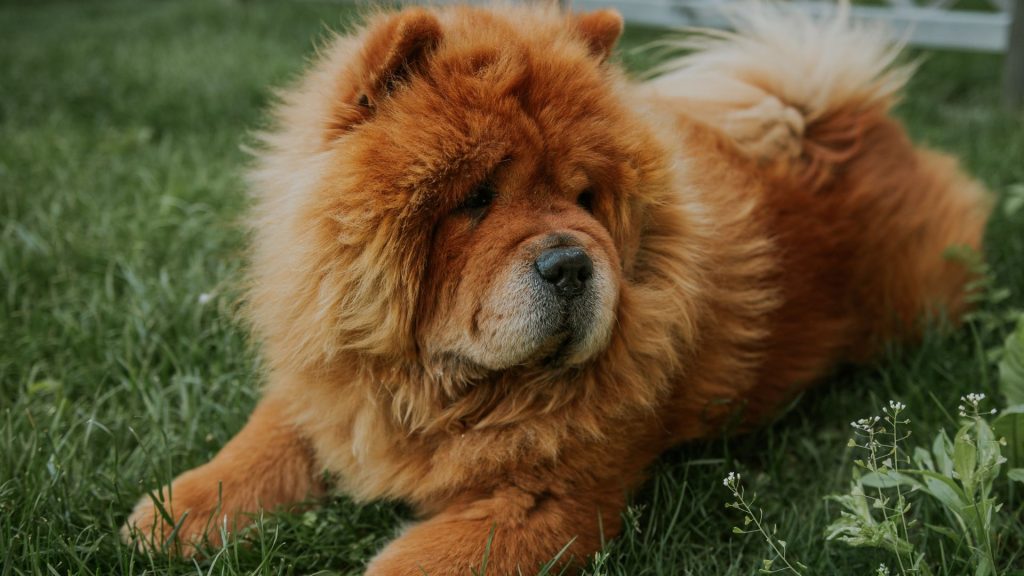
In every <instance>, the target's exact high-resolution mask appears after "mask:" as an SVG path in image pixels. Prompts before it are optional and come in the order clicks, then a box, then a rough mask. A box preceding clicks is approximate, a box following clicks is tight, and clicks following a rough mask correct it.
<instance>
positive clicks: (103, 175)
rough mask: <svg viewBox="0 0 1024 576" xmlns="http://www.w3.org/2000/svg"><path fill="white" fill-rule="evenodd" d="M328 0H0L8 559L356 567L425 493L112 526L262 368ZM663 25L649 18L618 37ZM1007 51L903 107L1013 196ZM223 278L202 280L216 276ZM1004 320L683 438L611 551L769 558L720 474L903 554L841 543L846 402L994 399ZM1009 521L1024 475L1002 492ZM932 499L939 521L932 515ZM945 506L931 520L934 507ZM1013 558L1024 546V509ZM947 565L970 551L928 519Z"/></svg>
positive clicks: (818, 567) (116, 568)
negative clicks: (756, 418)
mask: <svg viewBox="0 0 1024 576" xmlns="http://www.w3.org/2000/svg"><path fill="white" fill-rule="evenodd" d="M351 13H352V11H351V10H350V9H348V8H346V7H345V6H344V5H340V4H332V3H315V2H283V3H262V2H254V3H249V2H246V3H233V2H225V1H212V0H207V1H205V2H203V1H199V0H196V1H192V2H185V3H178V2H173V3H172V2H161V3H151V4H149V3H146V4H144V3H137V2H119V3H107V2H98V3H71V2H67V3H42V4H33V5H27V6H16V5H7V4H5V5H3V6H0V575H3V576H7V575H9V574H71V573H74V574H113V573H139V572H142V571H151V572H155V573H167V574H195V573H213V574H242V573H261V574H262V573H274V574H279V573H280V574H292V573H295V574H305V573H310V572H314V571H316V570H319V569H330V570H333V571H337V572H340V573H359V572H360V571H361V570H362V568H363V566H364V565H365V562H366V561H367V560H368V559H369V558H370V557H371V556H372V554H373V553H374V551H375V550H376V549H377V548H378V547H379V546H381V545H382V543H384V542H385V541H387V540H388V539H389V538H390V537H391V536H392V535H393V534H394V532H395V530H396V529H397V527H398V526H399V525H400V523H401V522H402V521H403V520H404V519H406V518H407V513H406V511H405V510H403V509H402V508H401V507H400V506H397V505H393V504H386V503H385V504H375V505H370V506H364V507H357V506H355V505H353V504H352V503H351V502H349V501H348V500H345V499H343V498H338V499H335V500H333V501H332V502H330V503H329V504H328V505H327V506H326V507H324V508H323V509H321V510H318V511H315V512H310V513H307V514H306V515H304V516H293V517H279V518H267V519H265V525H264V526H263V529H262V530H261V531H260V532H259V534H258V535H253V536H252V540H253V544H252V545H251V546H238V545H235V546H229V547H228V548H227V549H225V550H224V551H223V552H222V553H221V554H219V555H217V556H216V557H215V558H213V559H210V560H207V561H204V562H202V563H198V564H197V563H192V562H182V561H176V560H172V559H168V558H155V559H150V558H145V557H142V556H139V555H137V554H135V553H134V552H133V551H132V550H131V549H130V548H127V547H124V546H122V545H121V544H120V543H119V541H118V538H117V535H116V534H117V530H118V527H119V526H120V524H121V523H122V522H123V520H124V519H125V516H126V515H127V513H128V511H129V509H130V508H131V506H132V504H133V503H134V501H135V500H136V499H137V498H138V496H139V495H140V494H141V493H142V492H143V491H144V490H145V489H151V488H153V487H154V486H155V485H156V484H158V483H161V482H165V481H167V480H168V479H170V478H171V477H173V475H174V474H175V473H177V472H181V471H184V470H186V469H188V468H190V467H193V466H196V465H199V464H201V463H203V462H205V461H206V460H207V459H209V458H210V457H211V456H212V455H213V454H214V453H215V452H216V451H217V449H218V447H220V446H221V445H223V444H224V443H225V442H226V441H227V440H228V438H229V437H230V436H231V435H232V434H233V433H234V432H235V431H237V430H238V429H239V428H240V427H241V426H242V424H243V423H244V421H245V419H246V416H247V415H248V413H249V411H250V410H251V408H252V407H253V405H254V403H255V401H256V397H257V390H258V388H259V385H260V381H261V376H260V369H259V361H258V359H257V357H256V356H255V354H254V352H253V347H252V345H251V343H250V342H249V339H248V336H247V334H246V332H245V330H244V328H243V326H242V325H241V323H240V322H238V321H237V319H236V317H237V316H236V313H235V312H236V307H237V297H238V288H237V286H238V282H239V278H240V269H241V263H242V260H243V257H242V254H243V253H244V234H243V233H242V231H241V228H240V227H239V226H238V225H237V222H238V218H239V216H240V214H242V212H243V211H244V207H245V199H244V190H243V184H242V179H241V175H242V172H243V170H244V167H245V164H246V161H247V159H246V154H245V152H244V150H243V149H244V146H245V144H246V143H247V142H249V137H248V136H247V134H248V132H249V131H251V130H252V129H254V128H257V127H259V126H260V125H261V124H262V123H263V122H264V118H265V116H264V111H265V108H266V106H267V104H268V102H269V100H270V94H271V87H273V86H276V85H281V84H282V83H284V82H286V81H287V79H288V78H290V77H292V76H293V75H294V74H295V73H296V72H297V71H298V70H299V69H300V68H301V67H302V65H303V63H304V61H305V59H306V58H308V57H309V55H310V54H311V53H312V50H313V46H314V40H315V39H316V38H318V37H319V36H320V34H321V32H322V30H323V28H324V27H325V25H326V26H331V27H338V26H340V25H341V24H342V23H343V22H344V21H345V20H346V19H347V18H348V17H349V15H350V14H351ZM655 36H656V33H655V32H653V31H650V30H639V29H630V30H628V31H627V35H626V38H625V40H624V41H623V46H624V48H625V50H624V59H625V61H626V62H627V64H628V65H629V66H631V67H632V68H634V69H642V68H643V67H644V66H647V65H649V64H650V63H651V62H650V61H649V60H648V59H647V58H646V57H644V56H643V55H642V54H637V53H634V52H630V51H629V50H630V49H631V48H633V47H635V46H636V45H637V44H638V43H639V42H641V41H643V40H649V39H651V38H653V37H655ZM1000 67H1001V59H1000V58H998V57H994V56H987V55H965V54H939V53H936V54H930V55H929V56H928V59H927V61H926V62H925V64H924V65H923V67H922V69H921V71H920V73H919V74H918V76H917V78H916V79H915V80H914V82H913V84H912V85H911V87H910V91H909V95H908V97H907V99H906V101H905V103H904V104H903V105H902V106H901V108H900V110H899V113H900V115H901V116H902V117H903V118H905V119H906V120H907V122H908V124H909V126H910V130H911V132H912V133H913V134H914V136H915V137H916V138H917V139H918V140H919V141H922V142H925V143H927V144H929V145H932V146H935V147H938V148H941V149H945V150H948V151H951V152H953V153H955V154H957V155H958V156H960V157H961V158H962V159H963V162H964V164H965V165H966V166H967V167H968V168H969V169H970V170H971V171H972V172H973V173H975V174H977V175H978V177H980V178H981V179H982V180H983V181H984V182H985V183H986V184H988V185H989V186H990V187H991V189H992V190H993V191H995V192H996V193H1000V194H1001V193H1003V192H1004V191H1005V190H1006V189H1007V187H1008V186H1010V185H1012V184H1014V183H1019V182H1024V128H1022V125H1024V117H1022V116H1021V115H1020V114H1016V115H1015V114H1011V113H1007V112H1005V111H1000V110H999V108H998V101H999V98H998V85H999V71H1000ZM1022 232H1024V218H1022V216H1021V215H1018V216H1016V217H1015V218H1009V217H1006V216H1004V215H1002V213H1001V212H1000V211H997V213H996V216H995V218H994V220H993V222H992V224H991V226H990V228H989V231H988V237H987V238H988V239H987V245H988V255H989V259H990V261H991V263H992V265H993V267H994V270H995V273H996V280H997V282H998V283H999V284H1001V285H1003V286H1007V287H1010V288H1011V289H1012V292H1013V295H1012V297H1011V299H1010V302H1007V303H1004V304H1003V305H1002V306H1007V305H1016V306H1021V305H1022V304H1024V234H1022ZM203 294H207V295H210V299H209V301H207V302H206V303H200V296H201V295H203ZM1000 337H1001V336H1000V334H999V333H998V331H997V333H995V334H981V333H979V331H978V330H976V329H975V330H972V329H971V327H968V328H965V329H963V330H960V331H958V332H956V333H955V334H952V335H945V336H943V335H939V334H937V333H933V334H930V335H929V337H928V338H926V341H925V342H924V344H923V345H922V346H920V347H918V348H914V349H906V350H894V351H893V352H892V353H891V354H890V355H889V356H888V357H887V358H885V359H882V360H880V361H879V362H878V363H877V364H875V365H873V366H870V367H864V368H858V369H845V370H842V371H840V372H838V373H837V374H836V375H835V376H834V377H833V378H831V379H830V380H829V381H828V382H827V383H825V384H824V385H822V386H821V387H819V388H818V389H816V390H815V391H813V392H811V393H809V394H807V395H806V396H805V397H804V398H803V399H802V400H801V401H800V402H799V404H798V405H797V407H796V408H795V409H793V410H791V411H790V412H789V413H788V414H786V415H785V416H784V417H782V418H781V419H780V421H779V422H778V423H777V424H775V425H773V426H771V427H769V428H767V429H766V430H764V431H762V432H760V433H758V434H756V435H752V436H749V437H745V438H737V439H733V440H729V441H725V440H721V441H709V442H704V443H700V444H695V445H692V446H687V447H684V448H681V449H678V450H676V451H673V452H671V453H669V454H667V455H665V456H664V457H663V458H662V459H661V460H660V461H659V463H658V464H657V465H656V466H655V469H654V471H653V475H652V479H651V481H650V482H648V483H647V485H646V486H645V487H644V488H643V490H641V491H640V492H639V493H638V494H637V495H636V497H635V498H634V506H635V508H634V509H633V510H632V511H631V512H630V522H629V525H630V526H631V528H630V529H628V530H627V531H626V533H625V535H624V536H623V537H621V538H619V539H617V540H614V541H612V542H611V543H610V544H609V546H608V548H607V552H608V554H609V556H608V559H607V561H606V562H605V563H604V564H603V566H601V567H600V569H601V571H603V572H604V573H609V574H623V575H631V576H635V575H641V574H673V575H675V574H695V575H696V574H700V575H726V574H730V575H739V574H744V575H745V574H753V573H754V572H755V570H756V565H757V563H758V562H759V560H760V558H762V557H763V555H764V554H765V547H764V545H763V543H762V542H760V541H757V540H754V539H749V538H743V537H735V536H733V535H732V534H731V533H730V531H731V527H732V526H733V525H734V524H735V523H736V522H737V521H738V520H739V519H738V518H737V517H736V515H735V513H734V512H733V511H729V510H726V509H725V508H724V504H725V502H727V501H728V500H729V495H728V494H727V492H726V491H725V490H724V489H723V487H722V485H721V478H722V477H723V476H724V475H725V473H726V472H727V471H729V470H740V471H742V472H743V475H744V480H745V481H746V482H747V484H748V489H752V490H756V491H757V492H758V494H759V495H760V500H759V502H760V504H761V506H763V507H764V509H765V511H766V514H767V515H768V517H769V518H770V519H771V520H772V521H773V522H775V523H776V524H777V525H778V526H779V529H780V531H781V532H782V533H783V534H785V539H786V540H787V541H788V542H789V546H790V554H791V556H794V557H796V558H798V559H799V560H800V561H802V562H804V563H805V564H807V565H809V566H810V567H811V568H812V570H811V573H812V574H840V575H845V574H868V573H870V572H871V570H872V569H873V568H874V567H876V566H877V565H878V563H879V562H882V561H886V560H887V558H886V557H884V556H882V555H879V554H877V553H875V552H870V551H862V550H851V549H847V548H845V547H843V546H842V545H840V544H832V543H824V542H823V538H822V531H823V529H824V527H825V526H826V525H827V524H828V523H829V521H830V520H831V519H832V517H833V516H834V515H835V514H836V513H837V510H836V507H835V505H834V504H830V503H828V502H826V501H825V500H824V499H823V497H824V496H825V495H827V494H829V493H832V492H836V491H840V490H843V489H845V488H846V486H847V482H848V478H849V462H850V460H851V456H850V453H849V452H848V450H847V448H845V445H846V441H847V439H848V437H849V434H850V430H849V426H848V424H847V423H848V422H849V421H851V420H853V419H855V418H859V417H862V416H867V415H869V414H876V413H879V411H880V408H881V406H882V405H883V403H884V402H885V401H887V400H888V399H899V400H902V401H903V402H905V403H906V404H907V405H908V406H909V411H908V414H909V415H910V417H911V418H913V420H914V422H913V428H914V431H915V433H917V435H918V437H919V438H922V439H923V438H930V437H931V436H932V434H933V433H934V431H935V430H936V429H937V428H938V427H940V426H947V427H951V428H952V427H953V426H954V425H955V407H956V404H957V399H958V398H959V396H960V395H961V394H964V393H966V392H972V391H982V392H986V393H988V394H989V396H995V395H996V394H995V389H994V376H995V371H994V369H993V367H992V366H991V365H990V364H989V363H988V362H987V361H986V360H985V359H984V356H983V352H982V351H983V349H984V348H986V347H990V346H992V345H994V344H996V343H997V342H998V341H999V340H1000ZM1003 497H1004V499H1005V500H1006V507H1005V510H1004V512H1005V514H1004V518H1005V519H1012V518H1018V519H1019V518H1021V517H1022V515H1024V498H1022V497H1021V494H1020V493H1019V492H1018V493H1016V494H1013V493H1006V492H1004V493H1003ZM924 520H925V521H928V520H929V518H928V517H925V518H924ZM932 520H934V518H932ZM1000 538H1001V540H1000V546H1001V548H1000V551H999V557H1000V558H1001V559H1002V560H1003V561H1004V562H1005V563H1006V564H1008V565H1012V566H1013V567H1014V568H1015V569H1016V570H1021V569H1022V568H1024V528H1022V527H1021V525H1020V522H1019V521H1018V522H1014V521H1011V520H1005V521H1004V522H1003V523H1002V526H1001V529H1000ZM929 546H930V551H931V552H932V553H933V555H932V557H933V558H935V559H936V563H937V564H939V566H938V569H939V571H938V572H937V573H938V574H946V575H949V576H959V575H960V574H963V573H965V568H964V566H963V565H962V564H960V563H959V562H958V561H956V560H955V556H956V555H957V552H956V551H955V550H953V549H950V548H949V547H948V545H945V546H946V547H945V548H943V546H944V543H943V542H940V541H937V540H934V539H933V541H930V542H929Z"/></svg>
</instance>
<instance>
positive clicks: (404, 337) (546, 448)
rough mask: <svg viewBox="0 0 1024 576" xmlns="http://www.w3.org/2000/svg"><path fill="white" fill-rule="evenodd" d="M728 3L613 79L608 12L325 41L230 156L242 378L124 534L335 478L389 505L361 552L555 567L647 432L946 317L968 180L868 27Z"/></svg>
mask: <svg viewBox="0 0 1024 576" xmlns="http://www.w3.org/2000/svg"><path fill="white" fill-rule="evenodd" d="M736 25H737V31H736V32H733V33H724V32H723V33H707V34H705V35H703V36H701V37H700V38H698V39H694V37H693V36H690V37H688V38H689V39H688V40H683V41H681V44H682V45H683V47H684V48H687V49H689V50H690V51H689V52H688V53H686V54H685V55H684V56H682V57H681V58H679V59H676V60H674V61H672V62H670V63H669V64H667V65H666V66H665V67H664V68H663V69H662V70H661V74H660V75H659V76H656V77H655V78H654V79H652V80H648V81H643V82H638V81H634V80H630V79H629V78H627V76H626V75H625V73H624V72H623V70H622V69H621V67H620V66H618V65H616V64H615V63H614V62H613V61H611V60H610V55H611V54H612V50H613V47H614V45H615V43H616V40H617V39H618V37H619V35H620V33H621V32H622V28H623V21H622V17H621V16H620V15H619V14H618V13H616V12H614V11H611V10H601V11H595V12H589V13H571V12H565V11H562V10H560V9H558V8H557V7H553V6H537V5H531V6H507V5H506V6H496V7H470V6H448V7H438V8H418V7H413V8H407V9H404V10H401V11H397V12H392V13H379V14H376V15H374V16H372V17H370V18H369V19H368V21H367V22H366V24H365V25H364V26H363V27H361V28H360V29H358V30H357V31H355V32H354V33H352V34H349V35H345V36H339V37H336V38H333V39H332V40H331V41H330V42H329V44H328V45H327V46H325V47H324V48H323V49H322V50H321V51H320V52H319V54H318V56H317V59H316V61H315V63H313V64H312V66H311V67H310V69H309V70H308V71H307V72H306V73H305V75H304V76H303V77H302V78H301V80H300V81H299V82H298V83H297V85H295V86H294V87H293V88H291V89H289V90H287V91H285V92H283V94H282V98H281V102H280V104H279V105H278V106H277V108H276V115H275V124H274V126H275V127H274V128H273V129H271V130H270V131H268V132H267V133H266V134H264V135H263V143H264V145H263V147H262V148H261V151H259V152H258V153H257V158H256V161H255V165H254V167H253V170H252V173H251V190H252V192H253V195H254V198H255V200H254V204H255V207H254V213H253V215H252V218H251V225H252V230H253V246H252V252H251V274H250V277H251V289H250V292H249V295H248V299H247V300H248V304H249V305H248V312H249V317H250V319H251V322H252V326H253V330H254V332H255V334H256V335H257V337H258V338H259V340H260V341H261V342H262V346H263V354H264V357H265V359H266V365H267V367H268V380H269V381H268V384H267V386H266V389H265V391H264V393H263V398H262V400H261V401H260V403H259V405H258V406H257V407H256V409H255V411H254V412H253V414H252V416H251V418H250V420H249V422H248V424H246V426H245V427H244V428H243V429H242V430H241V432H239V433H238V435H237V436H235V438H234V439H232V440H231V441H230V442H229V443H228V444H227V445H226V446H225V447H224V448H223V449H222V450H221V451H220V453H219V454H217V456H216V457H215V458H214V459H213V460H212V461H210V462H209V463H208V464H205V465H203V466H200V467H199V468H196V469H194V470H191V471H189V472H186V473H184V474H182V475H181V476H180V477H178V478H177V479H176V480H174V482H173V484H172V485H171V486H170V487H165V488H163V489H160V490H157V491H156V492H155V494H154V495H153V497H152V498H151V497H145V498H143V499H142V501H141V502H140V503H139V504H138V506H137V507H136V508H135V510H134V512H132V514H131V516H130V517H129V519H128V521H127V524H126V528H125V534H126V536H127V537H131V538H134V539H135V540H136V542H137V544H138V545H141V546H143V547H145V548H147V549H152V548H162V547H164V546H169V547H171V548H172V550H174V551H176V552H178V553H183V554H195V553H196V552H197V549H198V548H197V547H198V545H199V543H200V542H203V541H207V542H212V543H213V544H215V545H216V544H217V543H218V542H219V540H220V538H221V533H222V530H221V529H222V528H226V531H227V532H232V531H237V530H239V529H240V528H242V527H244V526H245V525H246V524H247V523H248V522H250V521H251V518H252V514H253V513H256V512H258V511H260V510H273V509H276V508H279V507H287V506H289V505H291V504H294V503H298V502H308V501H310V500H311V499H315V498H316V497H317V496H319V495H321V494H323V493H324V492H325V490H328V489H329V488H332V487H333V488H336V489H340V490H341V491H343V492H345V493H347V494H349V495H351V496H352V497H354V498H355V499H357V500H360V501H367V500H373V499H381V498H383V499H391V500H399V501H404V502H406V503H408V504H409V505H410V506H411V507H412V508H413V509H414V510H415V512H416V514H417V515H418V517H419V520H418V523H416V524H413V525H411V526H409V527H407V528H406V529H405V530H404V531H403V532H402V533H401V534H400V535H399V536H398V537H397V538H396V539H395V540H394V541H393V542H391V543H390V544H389V545H388V546H386V547H385V548H384V549H383V550H381V551H380V553H379V554H378V555H377V556H376V557H375V558H374V559H373V560H372V561H370V562H369V564H368V567H367V569H366V570H367V573H368V574H372V575H378V576H379V575H402V576H408V575H413V574H424V573H425V574H431V575H436V574H465V573H468V572H469V571H470V570H471V569H473V568H475V567H476V568H478V567H479V565H480V563H481V560H482V558H483V556H484V551H485V549H486V548H487V547H488V546H490V548H489V558H488V561H487V562H488V570H489V571H490V573H492V574H511V573H517V572H522V573H525V574H528V573H532V572H534V571H535V570H536V569H537V568H538V567H539V566H540V565H541V564H542V563H544V562H546V561H549V560H550V559H552V558H553V557H555V556H556V555H557V554H558V553H559V551H560V550H562V549H563V547H567V549H566V552H565V553H564V554H563V555H562V556H561V559H560V561H562V562H565V563H570V564H578V563H581V562H584V561H585V560H586V558H588V557H589V556H590V555H591V554H592V553H593V552H594V551H595V550H597V549H598V548H599V546H600V543H601V541H602V537H610V536H612V535H614V534H615V533H616V531H618V530H619V527H620V525H621V519H620V512H621V510H622V509H623V506H624V504H625V501H626V498H627V494H628V493H629V492H630V491H631V490H632V489H634V488H636V487H637V486H638V484H640V483H641V482H642V481H643V479H644V470H645V469H646V468H647V467H648V465H649V464H651V462H652V461H653V460H654V459H655V458H657V457H658V455H659V454H660V453H661V452H663V451H664V450H666V449H667V448H669V447H671V446H673V445H676V444H679V443H681V442H685V441H688V440H693V439H697V438H701V437H707V436H709V435H719V434H722V433H723V431H734V432H735V431H743V430H747V429H750V428H751V427H754V426H756V425H758V424H759V423H763V422H764V421H765V420H766V419H769V418H771V416H772V415H773V414H776V413H777V411H778V410H779V409H780V407H781V406H784V405H785V404H786V403H788V402H791V401H792V399H793V398H794V396H795V395H796V394H798V393H799V392H800V391H801V390H803V389H805V388H806V387H807V386H808V385H810V384H812V383H814V382H815V381H816V380H819V379H820V378H821V377H822V376H823V375H824V374H826V373H827V371H828V370H829V369H830V368H831V367H834V366H835V365H836V364H837V363H838V362H841V361H845V362H851V361H852V362H857V361H864V360H867V359H870V358H871V357H872V356H873V355H874V354H876V352H878V351H879V349H880V347H881V346H883V345H884V344H885V343H886V342H889V341H893V340H908V339H910V340H912V339H913V338H914V337H915V335H917V334H918V331H919V329H920V325H921V319H922V318H924V317H926V316H929V315H934V314H943V315H947V316H948V317H951V318H955V317H956V316H957V314H958V313H959V312H961V310H962V309H963V307H964V306H965V302H964V300H965V299H964V297H963V289H964V285H965V282H966V281H967V280H968V278H969V273H968V271H966V270H965V269H964V268H963V267H962V266H961V265H958V264H957V263H955V262H952V261H950V260H949V259H947V258H944V251H945V250H946V249H947V247H949V246H952V245H967V246H972V247H975V248H977V247H978V246H979V244H980V239H981V235H982V231H983V228H984V223H985V219H986V215H987V211H988V201H987V200H986V198H987V194H986V193H985V191H984V190H983V189H982V187H981V186H980V185H979V184H977V183H976V182H975V181H973V180H971V179H970V178H969V177H968V176H966V175H965V174H964V173H963V172H962V171H961V170H960V169H959V168H958V167H957V163H956V162H955V161H954V160H953V159H951V158H949V157H947V156H944V155H942V154H939V153H936V152H931V151H927V150H923V149H920V148H917V147H915V146H914V145H913V144H912V143H911V142H910V140H909V139H908V137H907V135H906V133H905V131H904V129H903V128H902V127H901V126H900V124H899V123H898V122H897V121H896V120H894V119H893V118H892V117H891V116H890V115H889V114H888V112H889V109H890V107H891V105H892V104H893V102H894V100H895V99H896V98H897V97H898V93H899V91H900V89H901V86H902V84H903V83H904V81H905V80H906V79H907V77H908V75H909V74H910V71H909V68H907V67H901V66H897V65H894V59H895V58H896V57H897V50H895V49H893V48H891V47H890V46H889V44H888V43H887V42H886V40H885V38H886V37H885V35H884V34H882V33H880V32H878V31H874V30H871V29H867V28H864V27H861V26H858V25H856V24H854V23H852V22H851V21H850V19H849V18H848V17H847V16H846V15H844V14H843V11H842V10H840V13H839V14H838V15H837V16H832V17H829V18H826V19H819V20H812V19H809V18H806V17H801V16H798V15H796V14H792V13H788V12H787V11H785V10H783V9H779V8H772V7H766V6H758V5H752V6H750V7H749V9H748V10H746V11H744V12H743V13H742V14H740V15H739V16H738V17H737V20H736ZM154 499H155V500H157V501H159V502H160V505H159V506H157V505H156V504H155V503H154ZM160 508H163V509H165V510H166V514H163V513H161V512H160Z"/></svg>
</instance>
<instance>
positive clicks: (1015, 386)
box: [999, 316, 1024, 406]
mask: <svg viewBox="0 0 1024 576" xmlns="http://www.w3.org/2000/svg"><path fill="white" fill-rule="evenodd" d="M1003 349H1004V354H1003V359H1002V361H1001V362H999V391H1000V392H1002V394H1003V396H1004V397H1005V398H1006V404H1007V405H1008V406H1016V405H1018V404H1024V316H1021V317H1020V319H1018V321H1017V329H1016V330H1014V331H1013V333H1012V334H1010V335H1009V336H1008V337H1007V338H1006V343H1005V344H1004V346H1003Z"/></svg>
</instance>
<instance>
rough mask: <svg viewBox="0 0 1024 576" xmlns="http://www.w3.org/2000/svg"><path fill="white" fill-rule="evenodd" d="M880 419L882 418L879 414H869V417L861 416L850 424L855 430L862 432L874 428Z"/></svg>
mask: <svg viewBox="0 0 1024 576" xmlns="http://www.w3.org/2000/svg"><path fill="white" fill-rule="evenodd" d="M881 420H882V418H881V417H879V416H871V417H870V418H861V419H860V420H857V421H855V422H850V426H852V427H853V428H854V429H855V430H860V431H862V432H870V431H871V430H873V429H874V427H875V425H876V424H878V422H879V421H881Z"/></svg>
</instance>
